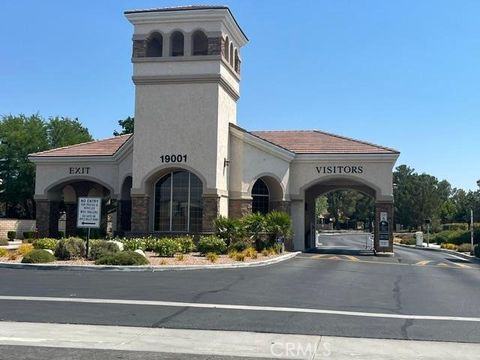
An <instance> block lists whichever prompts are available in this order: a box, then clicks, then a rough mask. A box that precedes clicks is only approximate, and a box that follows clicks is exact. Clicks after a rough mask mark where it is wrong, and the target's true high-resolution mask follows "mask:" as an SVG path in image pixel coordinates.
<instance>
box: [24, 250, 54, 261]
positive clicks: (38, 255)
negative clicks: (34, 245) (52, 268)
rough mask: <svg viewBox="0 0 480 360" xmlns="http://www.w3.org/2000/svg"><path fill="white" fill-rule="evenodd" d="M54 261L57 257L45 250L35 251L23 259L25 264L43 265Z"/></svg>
mask: <svg viewBox="0 0 480 360" xmlns="http://www.w3.org/2000/svg"><path fill="white" fill-rule="evenodd" d="M53 261H55V256H53V255H52V254H50V253H49V252H48V251H46V250H43V249H34V250H32V251H30V252H29V253H28V254H26V255H25V256H24V257H23V259H22V263H24V264H43V263H50V262H53Z"/></svg>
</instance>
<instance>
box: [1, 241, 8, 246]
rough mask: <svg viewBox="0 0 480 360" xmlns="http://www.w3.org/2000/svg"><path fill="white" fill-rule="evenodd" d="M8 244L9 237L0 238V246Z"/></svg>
mask: <svg viewBox="0 0 480 360" xmlns="http://www.w3.org/2000/svg"><path fill="white" fill-rule="evenodd" d="M7 245H8V239H0V246H7Z"/></svg>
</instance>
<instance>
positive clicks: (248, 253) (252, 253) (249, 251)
mask: <svg viewBox="0 0 480 360" xmlns="http://www.w3.org/2000/svg"><path fill="white" fill-rule="evenodd" d="M243 253H244V254H245V257H249V258H252V259H256V258H257V250H256V249H255V248H254V247H252V246H250V247H248V248H246V249H245V250H243Z"/></svg>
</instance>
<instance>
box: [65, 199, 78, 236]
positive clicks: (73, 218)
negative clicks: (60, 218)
mask: <svg viewBox="0 0 480 360" xmlns="http://www.w3.org/2000/svg"><path fill="white" fill-rule="evenodd" d="M65 215H66V221H65V237H68V236H74V235H76V233H77V204H76V203H65Z"/></svg>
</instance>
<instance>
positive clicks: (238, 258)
mask: <svg viewBox="0 0 480 360" xmlns="http://www.w3.org/2000/svg"><path fill="white" fill-rule="evenodd" d="M235 260H236V261H245V253H244V252H243V251H242V252H239V253H236V254H235Z"/></svg>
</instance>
